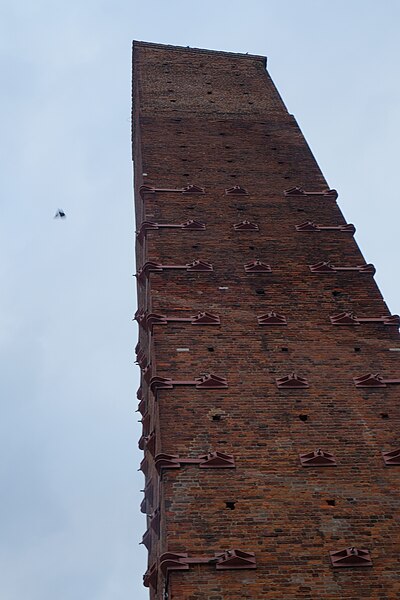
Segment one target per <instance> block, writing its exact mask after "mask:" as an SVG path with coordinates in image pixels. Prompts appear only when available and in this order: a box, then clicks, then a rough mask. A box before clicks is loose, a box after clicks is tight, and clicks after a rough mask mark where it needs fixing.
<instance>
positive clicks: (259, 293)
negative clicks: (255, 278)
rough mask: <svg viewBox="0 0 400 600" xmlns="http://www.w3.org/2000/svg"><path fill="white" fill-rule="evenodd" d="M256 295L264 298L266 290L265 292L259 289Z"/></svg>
mask: <svg viewBox="0 0 400 600" xmlns="http://www.w3.org/2000/svg"><path fill="white" fill-rule="evenodd" d="M256 294H257V296H264V295H265V290H263V289H262V288H258V289H257V290H256Z"/></svg>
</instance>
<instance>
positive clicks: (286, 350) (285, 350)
mask: <svg viewBox="0 0 400 600" xmlns="http://www.w3.org/2000/svg"><path fill="white" fill-rule="evenodd" d="M281 352H289V348H286V346H284V347H283V348H281Z"/></svg>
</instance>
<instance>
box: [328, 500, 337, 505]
mask: <svg viewBox="0 0 400 600" xmlns="http://www.w3.org/2000/svg"><path fill="white" fill-rule="evenodd" d="M326 503H327V504H328V506H336V500H327V501H326Z"/></svg>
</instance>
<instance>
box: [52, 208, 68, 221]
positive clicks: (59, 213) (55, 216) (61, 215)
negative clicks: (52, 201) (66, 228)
mask: <svg viewBox="0 0 400 600" xmlns="http://www.w3.org/2000/svg"><path fill="white" fill-rule="evenodd" d="M65 217H66V214H65V212H64V211H63V210H62V209H61V208H59V209H58V211H57V212H56V214H55V215H54V218H55V219H58V218H60V219H65Z"/></svg>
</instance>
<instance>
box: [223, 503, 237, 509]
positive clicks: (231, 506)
mask: <svg viewBox="0 0 400 600" xmlns="http://www.w3.org/2000/svg"><path fill="white" fill-rule="evenodd" d="M235 504H236V502H225V506H226V508H229V510H235Z"/></svg>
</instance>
